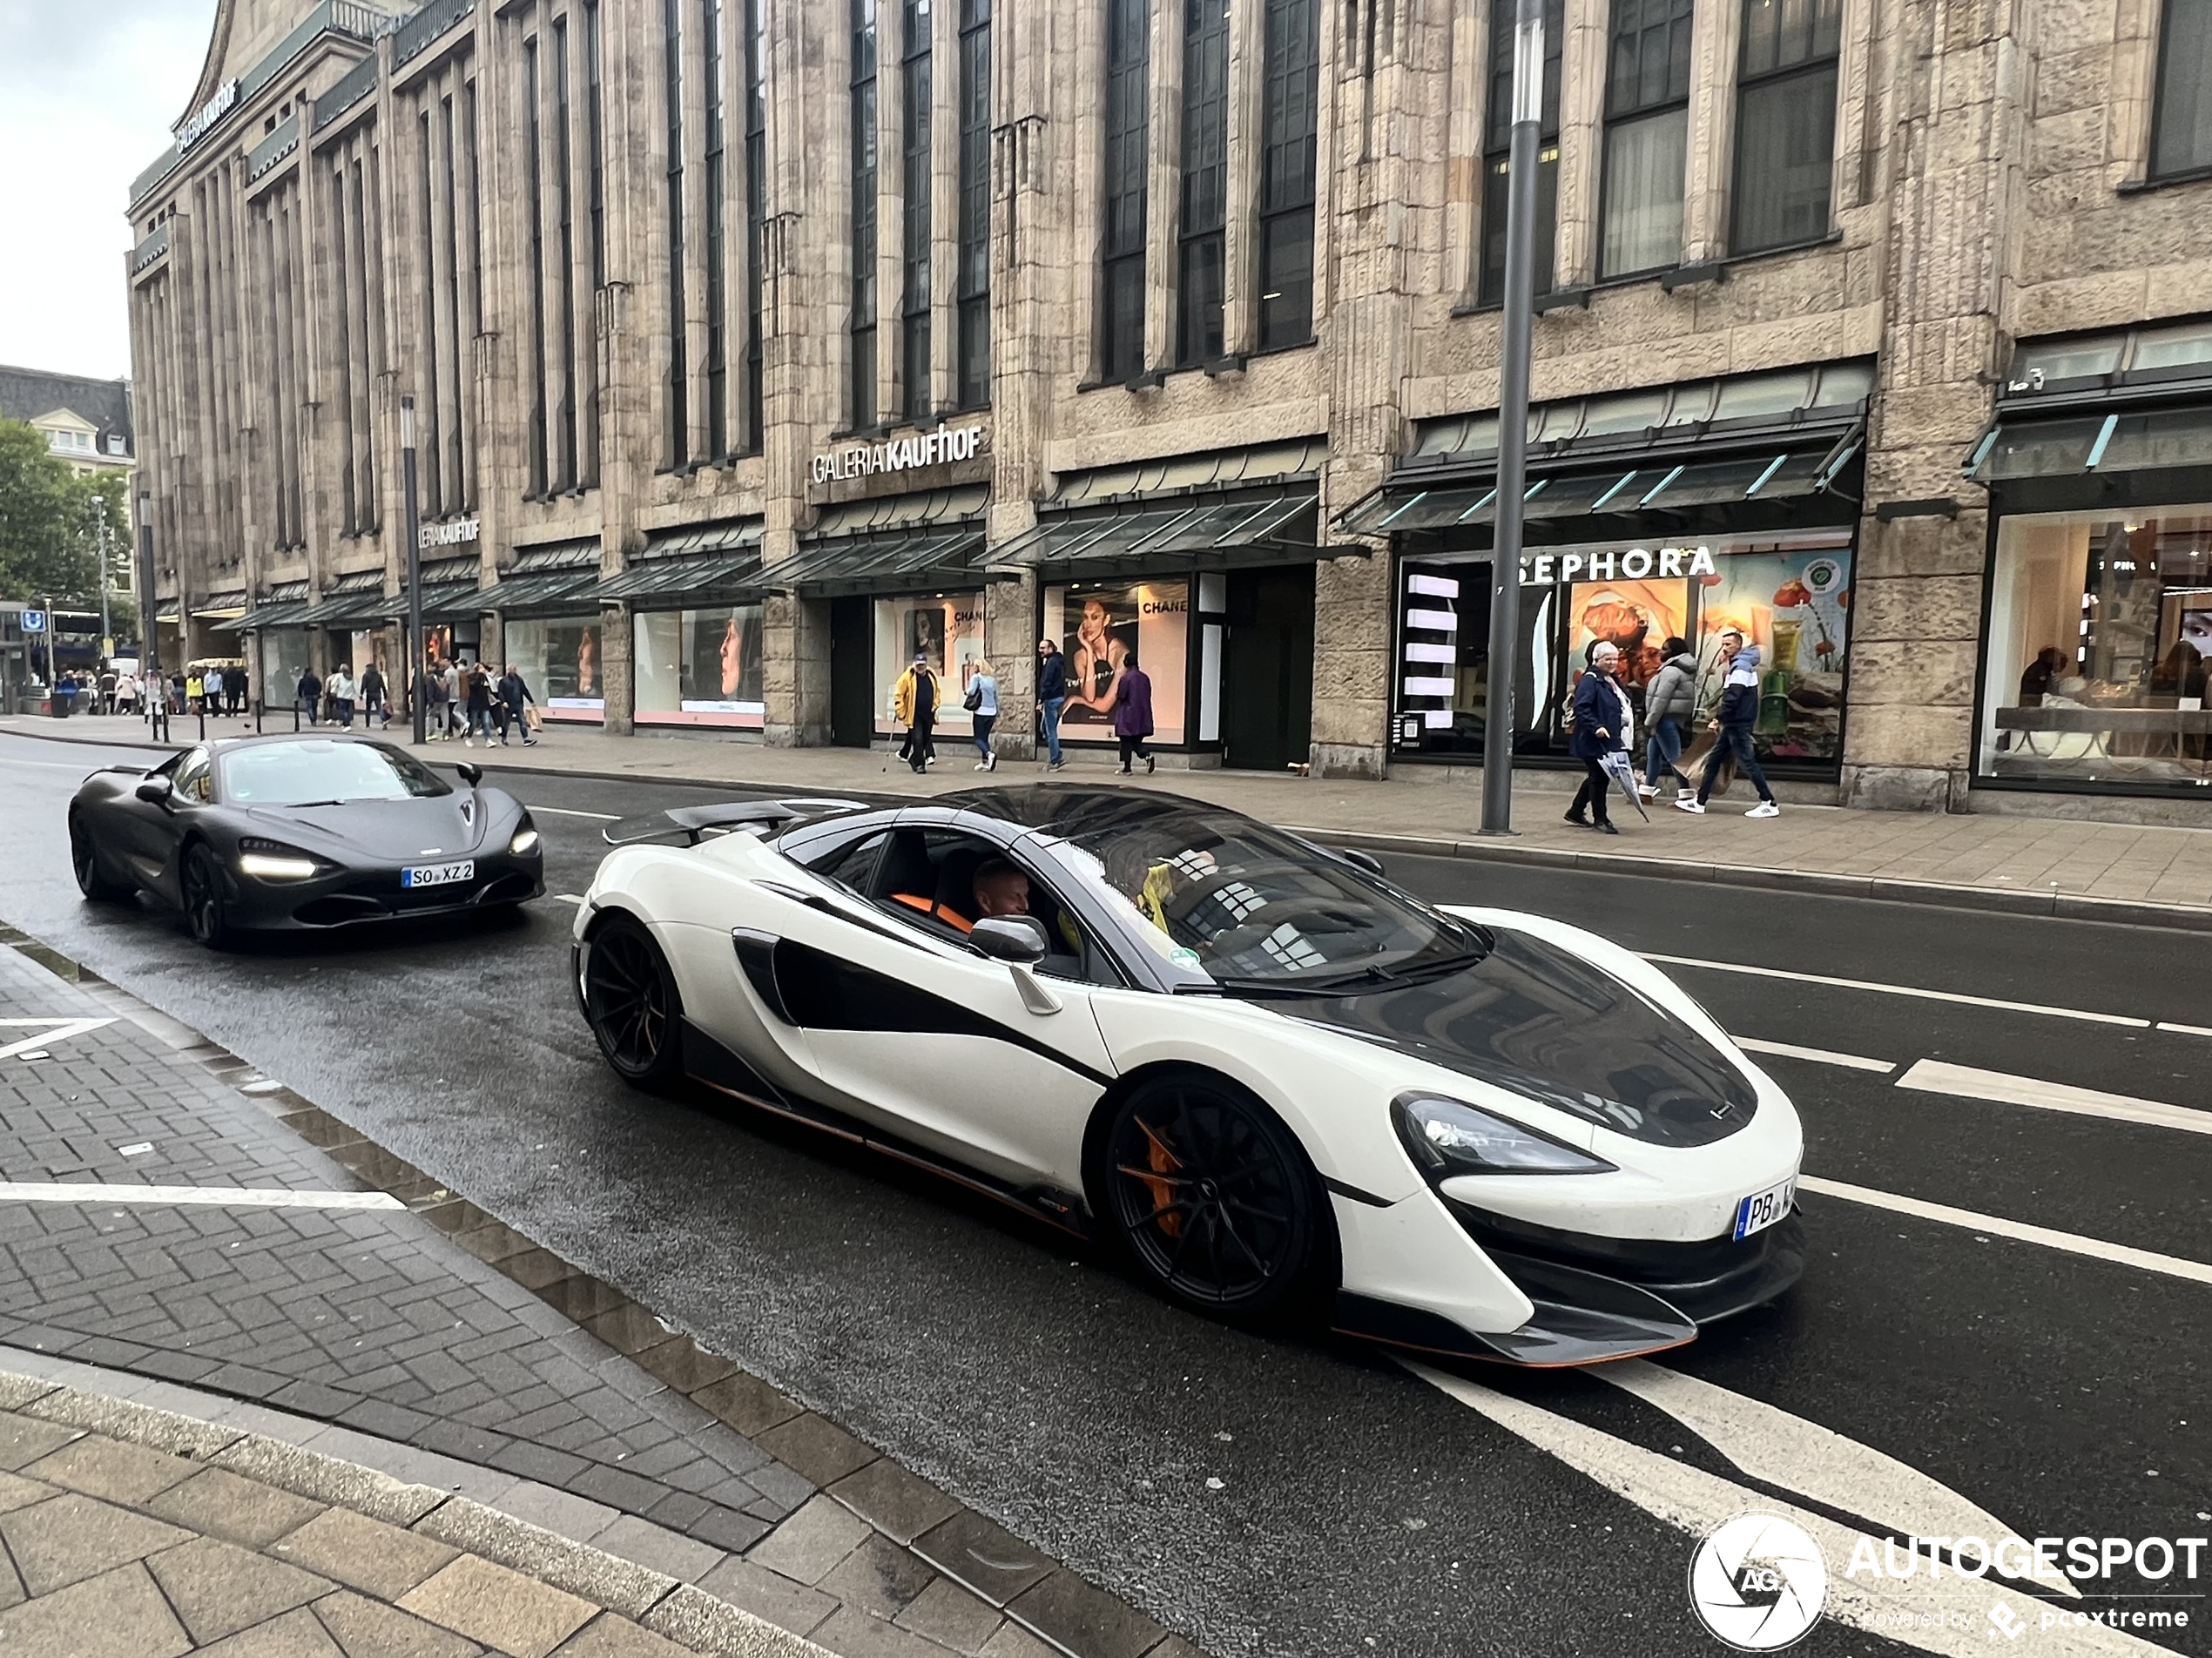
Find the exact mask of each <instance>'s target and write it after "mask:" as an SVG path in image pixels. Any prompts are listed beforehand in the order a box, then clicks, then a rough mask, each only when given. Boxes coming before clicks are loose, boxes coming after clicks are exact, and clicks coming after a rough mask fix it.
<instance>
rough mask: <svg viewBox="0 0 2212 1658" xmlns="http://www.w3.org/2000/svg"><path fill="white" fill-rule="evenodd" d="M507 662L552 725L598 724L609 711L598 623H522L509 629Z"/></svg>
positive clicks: (525, 619)
mask: <svg viewBox="0 0 2212 1658" xmlns="http://www.w3.org/2000/svg"><path fill="white" fill-rule="evenodd" d="M506 640H507V660H508V661H509V662H510V663H512V664H514V665H515V666H516V668H518V669H520V670H521V671H522V675H523V683H524V684H527V685H529V688H530V690H531V691H532V693H533V694H535V695H536V698H537V699H538V704H539V706H540V707H542V708H543V709H544V711H545V718H548V719H563V720H583V721H589V722H591V723H593V724H597V722H598V721H599V719H600V718H601V717H602V716H603V714H604V711H605V708H606V695H607V692H606V685H605V682H604V680H603V679H602V678H601V677H600V671H599V618H598V617H597V616H590V617H518V618H516V619H515V620H513V621H510V622H509V623H508V624H507V633H506Z"/></svg>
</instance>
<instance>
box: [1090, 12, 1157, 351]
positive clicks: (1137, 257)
mask: <svg viewBox="0 0 2212 1658" xmlns="http://www.w3.org/2000/svg"><path fill="white" fill-rule="evenodd" d="M1151 74H1152V7H1151V0H1107V6H1106V141H1105V157H1104V159H1105V165H1106V224H1105V234H1104V236H1103V238H1102V239H1101V241H1100V250H1101V257H1100V262H1099V270H1098V277H1099V280H1098V372H1099V374H1100V376H1101V378H1103V379H1105V380H1127V379H1129V378H1130V375H1132V374H1137V373H1139V372H1141V371H1142V370H1143V367H1144V210H1145V209H1144V205H1145V175H1146V173H1147V172H1148V171H1149V170H1150V164H1151V157H1150V128H1149V123H1150V119H1151V99H1150V93H1149V84H1150V79H1151Z"/></svg>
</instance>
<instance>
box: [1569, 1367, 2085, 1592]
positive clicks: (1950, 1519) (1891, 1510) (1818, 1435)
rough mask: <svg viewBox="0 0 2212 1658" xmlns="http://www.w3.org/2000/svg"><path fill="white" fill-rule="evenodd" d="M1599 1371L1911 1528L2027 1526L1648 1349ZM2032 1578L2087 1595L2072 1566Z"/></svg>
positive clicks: (1890, 1522) (1739, 1448)
mask: <svg viewBox="0 0 2212 1658" xmlns="http://www.w3.org/2000/svg"><path fill="white" fill-rule="evenodd" d="M1591 1374H1593V1375H1595V1376H1597V1377H1599V1378H1602V1379H1603V1380H1605V1381H1608V1382H1611V1383H1612V1384H1613V1385H1615V1387H1618V1388H1620V1389H1622V1391H1623V1392H1629V1393H1633V1394H1635V1396H1636V1398H1638V1399H1642V1401H1643V1402H1644V1403H1645V1404H1647V1405H1652V1406H1654V1407H1655V1408H1656V1409H1658V1410H1662V1411H1664V1412H1666V1413H1667V1414H1668V1415H1669V1416H1670V1417H1672V1418H1674V1419H1675V1420H1676V1421H1677V1422H1679V1423H1681V1424H1682V1425H1683V1426H1684V1427H1686V1428H1688V1429H1689V1431H1690V1432H1692V1433H1695V1434H1696V1436H1697V1437H1698V1438H1699V1439H1703V1440H1704V1441H1705V1442H1706V1444H1708V1445H1710V1446H1712V1447H1713V1448H1714V1449H1715V1450H1716V1451H1718V1452H1720V1453H1721V1454H1722V1455H1723V1456H1724V1457H1726V1458H1727V1459H1729V1460H1730V1462H1732V1463H1734V1464H1735V1465H1736V1466H1737V1467H1738V1468H1740V1469H1742V1470H1743V1472H1744V1473H1747V1474H1749V1475H1750V1476H1751V1478H1752V1479H1763V1480H1764V1481H1765V1482H1766V1483H1767V1484H1768V1485H1770V1486H1780V1487H1781V1488H1782V1489H1783V1490H1784V1491H1793V1492H1795V1493H1797V1495H1798V1496H1800V1497H1805V1498H1809V1499H1811V1500H1812V1501H1814V1502H1817V1503H1820V1504H1823V1505H1824V1506H1827V1507H1830V1508H1833V1509H1836V1510H1838V1511H1839V1512H1840V1513H1846V1514H1851V1515H1852V1516H1854V1517H1856V1518H1858V1519H1859V1520H1865V1521H1867V1522H1868V1523H1869V1524H1870V1525H1871V1526H1873V1527H1887V1528H1888V1529H1890V1530H1891V1531H1893V1532H1896V1533H1898V1534H1899V1535H1901V1536H1905V1537H1986V1538H1991V1539H1995V1538H1999V1537H2013V1536H2018V1535H2019V1534H2020V1533H2019V1529H2018V1528H2017V1527H2012V1526H2007V1525H2006V1524H2005V1522H2004V1521H2002V1520H1999V1519H1998V1518H1997V1517H1996V1516H1995V1515H1994V1514H1993V1513H1990V1512H1989V1511H1988V1510H1987V1509H1986V1508H1981V1507H1978V1506H1975V1505H1974V1504H1973V1503H1971V1502H1969V1501H1967V1500H1966V1498H1964V1497H1962V1496H1960V1495H1959V1493H1957V1492H1955V1491H1953V1490H1952V1489H1951V1487H1950V1486H1946V1485H1945V1484H1943V1483H1942V1482H1941V1481H1940V1480H1938V1479H1932V1478H1930V1477H1929V1476H1928V1475H1927V1474H1925V1473H1921V1472H1920V1471H1919V1469H1918V1468H1915V1467H1912V1466H1910V1465H1909V1464H1906V1463H1903V1462H1899V1461H1898V1459H1896V1458H1895V1457H1892V1456H1891V1455H1889V1454H1888V1453H1887V1452H1881V1451H1877V1450H1876V1449H1875V1448H1874V1447H1873V1446H1870V1445H1864V1444H1862V1443H1860V1442H1859V1441H1858V1440H1857V1439H1847V1438H1845V1437H1844V1435H1843V1434H1840V1433H1838V1432H1836V1431H1835V1430H1834V1429H1833V1428H1826V1427H1823V1426H1821V1425H1820V1424H1819V1423H1817V1422H1809V1421H1807V1420H1806V1419H1804V1417H1801V1416H1793V1415H1791V1413H1790V1412H1788V1411H1785V1410H1783V1409H1781V1408H1779V1407H1778V1406H1777V1405H1770V1404H1768V1403H1767V1402H1766V1401H1765V1400H1764V1399H1752V1398H1750V1397H1749V1396H1748V1395H1745V1394H1743V1393H1737V1392H1732V1391H1731V1390H1730V1389H1728V1388H1725V1387H1722V1386H1719V1385H1716V1384H1714V1383H1712V1382H1709V1381H1705V1380H1703V1378H1699V1377H1696V1376H1691V1375H1689V1374H1687V1373H1685V1372H1682V1371H1676V1370H1669V1369H1667V1368H1665V1367H1664V1366H1663V1365H1655V1364H1653V1363H1652V1362H1651V1361H1650V1360H1649V1359H1646V1358H1624V1359H1622V1360H1621V1361H1620V1362H1619V1363H1618V1364H1613V1365H1595V1366H1593V1367H1592V1370H1591ZM2030 1581H2033V1582H2035V1583H2040V1584H2041V1585H2042V1586H2043V1587H2045V1588H2047V1589H2050V1590H2052V1591H2054V1592H2055V1593H2057V1594H2063V1595H2066V1596H2068V1597H2069V1598H2071V1599H2074V1600H2079V1599H2080V1596H2081V1592H2080V1590H2079V1589H2077V1588H2075V1587H2074V1583H2073V1580H2071V1579H2069V1578H2068V1577H2067V1575H2066V1574H2065V1573H2063V1572H2060V1571H2057V1570H2053V1571H2050V1572H2048V1573H2041V1574H2036V1575H2035V1576H2033V1578H2032V1579H2030Z"/></svg>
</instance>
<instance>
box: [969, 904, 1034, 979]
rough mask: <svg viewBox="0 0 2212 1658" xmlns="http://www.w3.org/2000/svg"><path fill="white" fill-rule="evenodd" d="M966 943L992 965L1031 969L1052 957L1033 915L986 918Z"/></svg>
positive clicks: (977, 923) (977, 925) (976, 925)
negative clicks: (992, 963) (992, 961)
mask: <svg viewBox="0 0 2212 1658" xmlns="http://www.w3.org/2000/svg"><path fill="white" fill-rule="evenodd" d="M968 942H969V943H970V944H972V945H974V947H976V949H977V950H979V951H980V952H981V953H982V954H985V955H987V956H988V957H990V958H991V960H994V961H1005V962H1009V963H1011V964H1012V965H1014V966H1015V967H1035V966H1036V964H1037V963H1038V962H1040V961H1042V960H1044V959H1045V957H1047V956H1048V955H1049V954H1052V942H1051V940H1049V938H1048V937H1046V935H1045V930H1044V923H1043V922H1042V921H1040V920H1037V918H1036V917H1035V916H1034V915H987V916H985V917H984V918H983V919H982V920H980V921H978V922H976V923H975V927H974V931H972V932H971V933H968Z"/></svg>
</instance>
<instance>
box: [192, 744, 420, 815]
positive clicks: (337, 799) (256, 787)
mask: <svg viewBox="0 0 2212 1658" xmlns="http://www.w3.org/2000/svg"><path fill="white" fill-rule="evenodd" d="M222 765H223V798H224V799H226V800H229V801H232V802H234V803H235V804H237V805H248V806H306V805H345V804H346V803H347V801H349V800H405V799H410V798H413V797H415V796H418V795H431V794H450V793H452V792H453V791H452V790H451V789H450V788H448V786H447V785H445V784H444V783H442V782H441V781H440V780H439V778H438V777H437V774H436V773H435V772H432V771H430V770H429V769H428V767H426V766H424V765H422V764H421V762H419V761H417V760H415V759H414V758H412V757H410V756H408V755H407V754H404V753H401V751H399V750H398V749H395V748H388V747H387V746H386V745H383V744H381V743H341V742H334V741H331V740H329V739H328V738H307V739H305V740H303V741H300V742H297V743H268V744H262V745H256V746H254V747H253V748H242V749H236V750H233V751H232V752H230V753H228V754H226V755H224V756H223V761H222Z"/></svg>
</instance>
